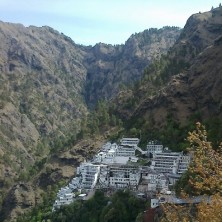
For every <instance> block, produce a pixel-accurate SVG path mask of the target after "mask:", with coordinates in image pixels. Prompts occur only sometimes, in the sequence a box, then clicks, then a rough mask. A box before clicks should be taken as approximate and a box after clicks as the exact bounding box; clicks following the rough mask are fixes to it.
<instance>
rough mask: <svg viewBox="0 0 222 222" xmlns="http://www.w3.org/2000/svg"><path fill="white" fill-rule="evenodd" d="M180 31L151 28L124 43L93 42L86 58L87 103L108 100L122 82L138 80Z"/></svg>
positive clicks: (124, 83)
mask: <svg viewBox="0 0 222 222" xmlns="http://www.w3.org/2000/svg"><path fill="white" fill-rule="evenodd" d="M180 32H181V29H179V28H178V27H164V28H162V29H154V28H152V29H149V30H145V31H143V32H141V33H136V34H133V35H132V36H131V37H130V38H129V39H128V40H127V41H126V42H125V44H124V45H117V46H112V45H106V44H103V43H99V44H96V45H95V46H94V47H93V48H92V49H91V50H90V53H89V54H87V56H86V60H85V64H86V67H87V77H86V87H85V97H86V102H87V104H88V105H90V106H92V105H93V104H95V103H96V101H98V100H101V99H110V98H112V97H114V96H115V95H116V94H117V93H118V92H119V89H120V88H121V87H123V85H125V86H129V85H130V84H133V83H134V82H135V81H138V80H140V79H141V77H142V75H143V71H144V69H145V68H146V67H147V66H148V65H149V64H150V63H151V62H152V61H154V60H158V59H159V58H160V56H161V55H163V54H166V53H167V51H168V50H169V49H170V47H172V46H173V44H174V43H175V41H176V40H177V39H178V37H179V35H180Z"/></svg>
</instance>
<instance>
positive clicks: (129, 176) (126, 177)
mask: <svg viewBox="0 0 222 222" xmlns="http://www.w3.org/2000/svg"><path fill="white" fill-rule="evenodd" d="M140 178H141V170H140V168H139V167H138V166H130V165H110V166H109V186H110V187H115V188H124V187H136V186H137V185H138V184H139V181H140Z"/></svg>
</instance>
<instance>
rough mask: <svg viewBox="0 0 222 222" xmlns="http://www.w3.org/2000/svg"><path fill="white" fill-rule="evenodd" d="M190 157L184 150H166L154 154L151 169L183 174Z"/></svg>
mask: <svg viewBox="0 0 222 222" xmlns="http://www.w3.org/2000/svg"><path fill="white" fill-rule="evenodd" d="M189 162H190V157H189V156H186V155H183V153H182V152H171V151H164V152H162V153H156V154H154V157H153V160H152V163H151V169H153V170H155V171H157V172H160V173H173V174H182V173H183V172H185V171H186V170H187V167H188V165H189Z"/></svg>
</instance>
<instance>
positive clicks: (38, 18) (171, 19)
mask: <svg viewBox="0 0 222 222" xmlns="http://www.w3.org/2000/svg"><path fill="white" fill-rule="evenodd" d="M220 2H222V0H153V1H151V0H0V20H2V21H4V22H13V23H22V24H23V25H25V26H29V25H35V26H43V25H47V26H50V27H52V28H54V29H56V30H58V31H60V32H63V33H64V34H65V35H67V36H69V37H71V38H72V39H73V40H74V41H75V42H76V43H79V44H84V45H94V44H95V43H98V42H104V43H111V44H121V43H124V42H125V41H126V40H127V39H128V38H129V37H130V35H131V34H133V33H135V32H141V31H143V30H145V29H148V28H161V27H163V26H166V25H169V26H179V27H184V25H185V23H186V20H187V19H188V17H189V16H190V15H192V14H194V13H198V12H199V11H201V12H204V11H209V10H210V9H211V7H212V6H213V7H218V6H219V3H220Z"/></svg>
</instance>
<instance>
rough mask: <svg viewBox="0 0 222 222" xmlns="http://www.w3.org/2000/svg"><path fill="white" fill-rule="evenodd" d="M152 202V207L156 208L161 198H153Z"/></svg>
mask: <svg viewBox="0 0 222 222" xmlns="http://www.w3.org/2000/svg"><path fill="white" fill-rule="evenodd" d="M150 202H151V203H150V207H151V208H156V207H158V206H159V200H158V199H151V200H150Z"/></svg>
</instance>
